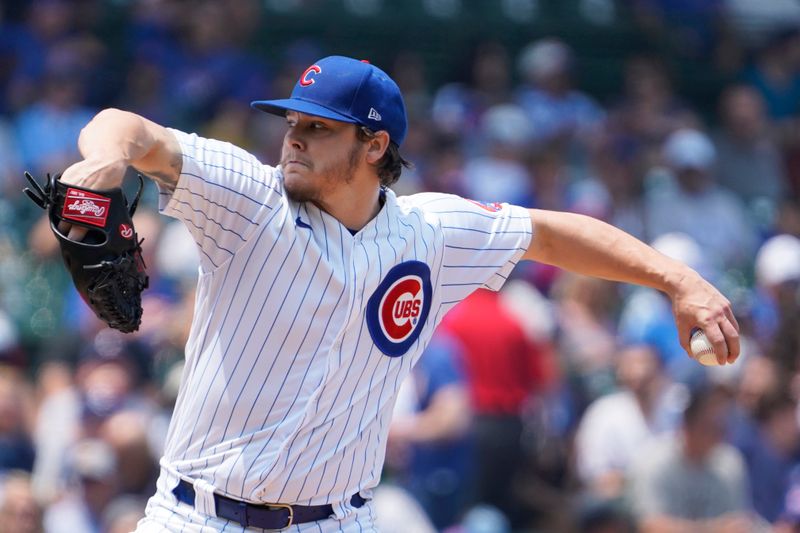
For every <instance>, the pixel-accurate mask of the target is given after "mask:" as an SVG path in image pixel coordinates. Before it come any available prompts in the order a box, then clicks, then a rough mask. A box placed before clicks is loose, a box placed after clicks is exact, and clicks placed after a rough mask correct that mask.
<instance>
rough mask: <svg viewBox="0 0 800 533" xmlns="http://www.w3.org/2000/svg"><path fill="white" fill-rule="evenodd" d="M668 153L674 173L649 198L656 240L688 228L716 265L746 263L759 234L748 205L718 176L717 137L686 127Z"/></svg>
mask: <svg viewBox="0 0 800 533" xmlns="http://www.w3.org/2000/svg"><path fill="white" fill-rule="evenodd" d="M663 154H664V159H665V161H666V163H667V165H669V169H670V171H671V174H670V175H668V176H664V179H663V180H662V181H661V183H656V184H653V185H652V186H651V187H650V189H649V190H648V191H647V193H646V197H645V205H646V209H647V229H648V232H649V234H650V236H651V238H656V237H659V236H661V235H664V234H665V233H670V232H682V233H685V234H687V235H689V236H691V237H692V238H693V239H694V240H695V241H697V243H698V244H699V245H700V247H701V248H702V250H703V254H704V255H705V256H707V257H708V258H709V260H710V261H711V262H712V265H713V266H715V267H720V268H729V267H735V266H742V265H743V263H744V262H745V261H746V260H747V259H749V258H750V257H751V255H750V254H751V253H752V252H753V251H754V249H755V233H754V229H753V227H752V224H751V223H750V221H749V219H748V217H747V215H746V212H745V210H744V207H743V205H742V203H741V202H740V201H739V200H738V199H737V198H736V197H735V196H734V195H733V193H731V192H730V191H728V190H727V189H724V188H722V187H720V186H719V185H718V184H717V183H716V181H715V179H714V164H715V162H716V157H717V156H716V150H715V149H714V145H713V144H712V143H711V140H710V139H709V138H708V137H707V136H706V135H705V134H704V133H702V132H700V131H697V130H692V129H682V130H679V131H676V132H675V133H673V134H672V135H670V136H669V138H668V139H667V140H666V142H665V143H664V147H663ZM734 243H735V245H733V244H734Z"/></svg>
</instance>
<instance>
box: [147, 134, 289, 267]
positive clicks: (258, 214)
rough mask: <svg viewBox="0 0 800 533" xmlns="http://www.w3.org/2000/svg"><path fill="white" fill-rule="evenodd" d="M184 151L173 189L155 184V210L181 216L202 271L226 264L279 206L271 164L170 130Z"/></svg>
mask: <svg viewBox="0 0 800 533" xmlns="http://www.w3.org/2000/svg"><path fill="white" fill-rule="evenodd" d="M170 131H171V132H172V133H173V134H174V135H175V137H176V138H177V140H178V142H179V143H180V146H181V151H182V152H183V167H182V169H181V175H180V179H179V180H178V184H177V186H176V188H175V190H174V191H169V190H167V189H165V188H164V187H162V186H160V185H159V211H161V212H162V213H163V214H165V215H167V216H171V217H174V218H177V219H179V220H182V221H183V222H184V223H185V225H186V227H187V228H188V229H189V232H190V233H191V234H192V236H193V237H194V240H195V241H196V243H197V245H198V247H199V248H200V257H201V259H200V260H201V269H202V270H203V271H206V272H209V271H213V270H215V269H217V268H218V267H220V266H221V265H222V264H224V263H225V262H227V261H228V260H229V259H230V258H231V257H232V256H233V255H234V254H235V253H236V252H237V250H239V249H240V248H241V247H242V245H243V244H244V243H245V242H247V240H248V238H249V237H250V236H251V235H252V234H253V233H254V232H255V229H256V228H257V227H258V226H259V225H260V224H261V223H263V222H264V221H265V220H266V219H267V216H268V215H269V213H270V212H271V211H272V210H274V209H276V208H278V207H279V206H280V200H281V196H282V195H281V191H280V184H279V182H278V180H277V178H276V171H275V169H274V168H272V167H269V166H266V165H263V164H261V162H260V161H258V159H256V157H255V156H254V155H252V154H250V153H248V152H247V151H245V150H243V149H241V148H239V147H237V146H234V145H233V144H230V143H227V142H222V141H217V140H213V139H205V138H203V137H199V136H198V135H197V134H194V133H193V134H188V133H184V132H182V131H178V130H173V129H170Z"/></svg>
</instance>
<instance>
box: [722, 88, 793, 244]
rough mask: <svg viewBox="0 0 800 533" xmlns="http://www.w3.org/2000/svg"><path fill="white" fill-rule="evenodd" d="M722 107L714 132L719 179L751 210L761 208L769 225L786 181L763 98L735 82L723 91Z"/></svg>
mask: <svg viewBox="0 0 800 533" xmlns="http://www.w3.org/2000/svg"><path fill="white" fill-rule="evenodd" d="M719 111H720V119H721V123H722V128H721V129H720V130H719V131H718V132H717V133H716V135H715V136H714V144H715V146H716V150H717V165H716V174H717V176H718V177H719V183H720V185H723V186H724V187H727V188H728V189H730V190H731V191H733V192H735V193H736V194H737V195H738V196H739V198H740V199H741V200H742V201H743V202H745V203H746V204H747V205H748V207H749V208H750V209H751V210H752V211H761V212H762V213H757V214H760V215H761V217H766V220H764V221H763V224H764V225H765V226H766V227H767V228H769V227H770V226H771V224H772V223H774V217H775V216H776V211H777V206H778V204H779V203H780V202H781V201H782V199H783V197H784V195H785V194H786V191H787V184H786V177H785V175H784V171H783V160H782V158H781V154H780V152H779V150H778V147H777V146H776V144H775V142H774V141H773V139H772V138H771V137H770V130H769V123H768V121H767V116H766V113H765V111H764V102H763V100H762V98H761V95H760V94H759V93H758V92H756V91H755V90H754V89H753V88H752V87H748V86H745V85H735V86H732V87H729V88H728V89H727V90H726V91H725V93H724V94H723V95H722V101H721V104H720V110H719ZM765 210H766V211H767V212H766V213H763V211H765ZM765 229H766V228H765Z"/></svg>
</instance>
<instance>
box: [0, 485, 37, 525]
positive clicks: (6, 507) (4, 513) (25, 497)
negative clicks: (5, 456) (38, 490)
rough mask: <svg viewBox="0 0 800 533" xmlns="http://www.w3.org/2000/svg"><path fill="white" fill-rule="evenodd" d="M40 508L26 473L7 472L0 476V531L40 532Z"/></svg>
mask: <svg viewBox="0 0 800 533" xmlns="http://www.w3.org/2000/svg"><path fill="white" fill-rule="evenodd" d="M42 531H43V527H42V508H41V506H40V505H39V502H38V501H37V500H36V498H35V497H34V494H33V490H32V489H31V480H30V477H29V475H28V474H27V473H25V472H20V471H10V472H7V473H6V474H5V475H4V476H3V477H2V478H0V533H42Z"/></svg>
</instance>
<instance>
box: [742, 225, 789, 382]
mask: <svg viewBox="0 0 800 533" xmlns="http://www.w3.org/2000/svg"><path fill="white" fill-rule="evenodd" d="M755 276H756V287H755V291H754V299H753V305H752V309H751V313H750V314H751V317H752V319H753V323H754V330H755V334H756V338H757V339H758V340H759V342H760V343H761V345H762V347H763V348H764V349H767V350H770V351H772V348H773V347H774V346H775V344H776V343H777V344H781V343H785V342H786V340H787V339H784V338H779V337H776V334H777V332H778V328H779V327H780V326H781V324H782V323H783V322H784V321H785V319H786V317H788V316H791V315H792V314H793V313H795V312H796V310H797V309H798V308H800V304H799V303H798V302H797V297H796V296H797V291H798V287H799V286H800V239H798V238H797V237H795V236H793V235H776V236H774V237H772V238H770V239H769V240H767V241H766V242H765V243H764V244H763V245H762V246H761V248H759V250H758V253H757V254H756V259H755ZM786 362H788V363H790V367H789V368H793V364H791V362H790V361H786Z"/></svg>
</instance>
